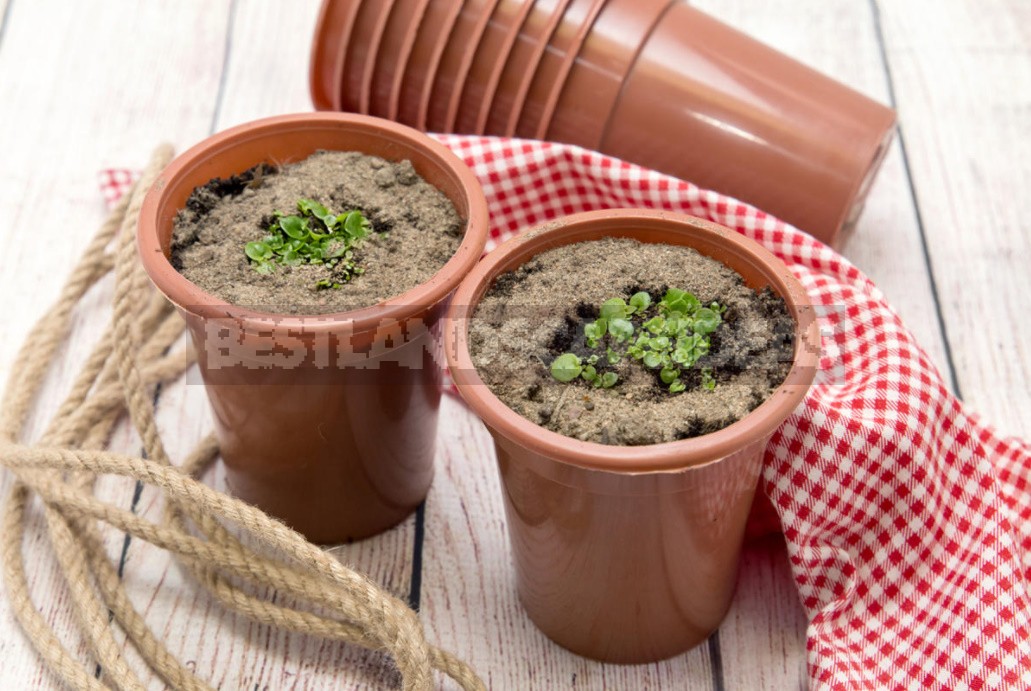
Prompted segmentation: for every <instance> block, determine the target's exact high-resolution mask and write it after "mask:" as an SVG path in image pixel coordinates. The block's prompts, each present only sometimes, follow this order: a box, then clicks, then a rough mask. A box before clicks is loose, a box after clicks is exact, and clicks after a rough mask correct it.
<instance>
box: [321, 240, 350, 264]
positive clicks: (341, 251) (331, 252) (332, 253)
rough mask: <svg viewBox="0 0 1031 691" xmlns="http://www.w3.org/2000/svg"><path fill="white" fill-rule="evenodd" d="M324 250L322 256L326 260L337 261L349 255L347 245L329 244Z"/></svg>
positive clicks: (336, 242)
mask: <svg viewBox="0 0 1031 691" xmlns="http://www.w3.org/2000/svg"><path fill="white" fill-rule="evenodd" d="M321 249H322V256H323V257H324V258H326V259H336V258H337V257H343V256H344V255H346V254H347V244H346V243H343V242H340V241H339V240H337V241H335V242H329V243H327V244H326V245H325V246H324V247H322V248H321Z"/></svg>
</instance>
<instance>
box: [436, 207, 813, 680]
mask: <svg viewBox="0 0 1031 691" xmlns="http://www.w3.org/2000/svg"><path fill="white" fill-rule="evenodd" d="M605 237H630V238H635V239H637V240H640V241H642V242H658V243H668V244H675V245H686V246H689V247H693V248H695V249H696V250H698V251H699V252H701V253H702V254H704V255H707V256H710V257H713V258H714V259H717V260H719V261H721V262H723V263H724V264H726V265H727V266H729V267H731V268H732V269H734V270H735V271H737V272H738V273H740V274H741V275H742V277H743V278H744V280H745V282H746V284H747V285H749V286H750V287H752V288H754V289H756V290H759V289H761V288H763V287H766V286H769V287H770V288H771V289H772V290H773V291H775V292H776V293H777V294H778V295H780V296H781V297H782V298H783V299H784V300H785V302H786V303H787V305H788V308H789V310H790V312H791V314H792V316H793V317H794V318H795V321H796V324H797V327H796V332H795V352H794V364H793V366H792V368H791V370H790V372H789V373H788V376H787V378H786V380H785V381H784V383H783V384H782V385H781V386H780V387H779V388H778V389H777V390H776V391H775V392H774V394H773V395H772V396H771V397H770V398H769V399H768V400H767V401H765V402H764V403H762V404H761V405H760V406H759V407H758V408H756V409H755V410H754V411H752V412H751V413H750V414H749V415H747V416H746V417H744V418H743V419H741V420H739V421H738V422H736V423H734V424H732V425H730V426H729V427H726V428H724V429H722V430H720V431H718V432H714V433H712V434H707V435H704V436H701V437H696V438H693V439H685V440H682V441H676V442H670V443H664V444H654V445H651V446H606V445H603V444H596V443H591V442H583V441H579V440H576V439H570V438H568V437H564V436H562V435H559V434H556V433H555V432H552V431H550V430H547V429H544V428H543V427H540V426H538V425H536V424H534V423H532V422H530V421H529V420H527V419H526V418H523V417H521V416H520V415H518V414H517V413H515V412H513V411H512V410H511V409H510V408H508V407H507V406H505V404H503V403H502V402H501V401H500V400H499V399H498V398H497V397H496V396H494V394H493V393H491V391H490V390H489V389H488V388H487V386H486V385H485V384H484V383H483V381H482V380H481V379H480V377H479V375H478V374H477V372H476V370H475V368H474V365H473V363H472V359H471V357H470V354H469V343H468V325H469V323H468V320H469V319H470V318H475V316H474V312H475V309H476V305H477V304H478V303H479V301H480V299H481V298H482V297H483V295H484V293H485V292H486V291H487V290H488V289H489V288H490V286H491V285H492V284H493V282H494V280H495V279H497V278H498V277H499V276H501V275H502V274H505V273H507V272H509V271H512V270H514V269H516V268H517V267H519V266H520V265H522V264H524V263H526V262H527V261H528V260H530V259H531V258H532V257H534V256H535V255H537V254H540V253H541V252H544V251H546V250H549V249H552V248H555V247H559V246H562V245H567V244H572V243H576V242H581V241H588V240H597V239H600V238H605ZM445 348H446V352H447V358H448V364H449V365H450V367H451V374H452V377H453V378H454V380H455V383H456V384H457V386H458V390H459V391H460V393H461V394H462V397H463V398H464V399H465V401H466V402H467V403H468V404H469V406H470V408H472V410H473V411H474V412H475V413H476V414H477V415H478V416H479V417H480V418H481V419H482V420H483V422H484V423H485V424H486V426H487V428H488V429H489V430H490V433H491V435H492V436H493V437H494V442H495V447H496V449H497V461H498V468H499V471H500V474H501V481H502V493H503V497H504V502H505V512H506V513H505V515H506V517H507V520H508V531H509V538H510V541H511V545H512V552H513V556H514V561H515V568H516V584H517V588H518V591H519V597H520V599H521V601H522V603H523V606H524V607H525V608H526V611H527V613H528V614H529V615H530V618H531V619H532V620H533V622H534V623H535V624H536V625H537V626H538V627H540V629H541V630H542V631H543V632H544V633H545V634H547V635H548V636H549V637H550V638H551V639H553V640H554V641H555V642H556V643H558V644H560V645H562V646H564V647H566V648H568V649H569V650H571V651H573V652H575V653H578V654H581V655H585V656H587V657H591V658H596V659H599V660H605V661H611V662H627V663H630V662H633V663H637V662H648V661H653V660H659V659H662V658H666V657H669V656H672V655H676V654H678V653H680V652H682V651H684V650H687V649H688V648H690V647H692V646H694V645H696V644H697V643H699V642H701V641H703V640H704V639H705V638H706V637H708V636H709V634H710V633H711V632H712V631H713V630H715V629H716V627H717V626H718V625H719V623H720V621H721V620H722V619H723V617H724V615H725V613H726V611H727V608H728V607H729V605H730V601H731V596H732V593H733V590H734V584H735V580H736V571H737V564H738V558H739V556H740V551H741V543H742V536H743V534H744V529H745V522H746V518H747V516H748V513H749V508H750V507H751V504H752V497H753V494H754V492H755V488H756V483H757V479H758V477H759V471H760V466H761V462H762V455H763V450H764V448H765V446H766V443H767V441H768V440H769V438H770V435H771V434H772V433H773V432H774V430H775V429H776V428H777V427H778V426H779V425H780V424H781V423H782V422H783V421H784V419H785V418H786V417H787V416H788V415H789V414H791V412H792V411H793V410H794V409H795V408H796V407H797V406H798V404H799V403H800V402H801V400H802V398H803V397H804V396H805V395H806V392H807V390H808V388H809V386H810V384H811V383H812V381H813V377H814V376H815V373H816V367H817V364H818V357H819V348H820V334H819V329H818V326H817V322H816V319H815V317H814V314H813V309H812V306H811V305H810V303H809V300H808V298H807V296H806V293H805V291H804V289H803V288H802V286H801V285H800V284H799V282H798V281H797V280H796V279H795V278H794V276H792V274H791V272H790V271H789V270H788V269H787V268H786V267H785V266H784V264H782V263H781V262H780V260H778V259H777V258H776V257H774V256H773V255H772V254H770V253H769V252H767V251H766V250H765V249H763V248H762V247H760V246H759V245H758V244H756V243H755V242H753V241H751V240H748V239H747V238H745V237H743V236H741V235H739V234H737V233H735V232H734V231H732V230H729V229H727V228H724V227H722V226H718V225H716V224H714V223H709V222H707V221H703V220H701V219H698V218H693V217H690V216H678V215H674V214H667V213H662V212H655V211H639V210H607V211H594V212H589V213H583V214H576V215H573V216H568V217H566V218H561V219H558V220H555V221H550V222H548V223H546V224H544V225H541V226H538V227H537V228H535V229H533V230H531V231H530V232H528V233H526V234H524V235H522V236H520V237H517V238H515V239H513V240H510V241H508V242H506V243H504V244H503V245H501V246H500V247H499V248H497V249H495V250H494V251H492V252H491V253H490V254H488V255H487V257H486V258H485V259H484V260H483V261H481V262H480V263H479V264H478V265H477V266H476V268H475V269H474V270H473V271H472V273H470V274H469V276H467V277H466V278H465V279H464V280H463V281H462V284H461V285H460V286H459V288H458V291H457V292H456V293H455V297H454V301H453V303H452V306H451V309H450V312H449V319H448V322H447V326H446V328H445Z"/></svg>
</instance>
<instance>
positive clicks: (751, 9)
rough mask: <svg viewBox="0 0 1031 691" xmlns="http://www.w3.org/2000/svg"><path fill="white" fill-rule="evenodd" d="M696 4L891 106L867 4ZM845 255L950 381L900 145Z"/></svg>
mask: <svg viewBox="0 0 1031 691" xmlns="http://www.w3.org/2000/svg"><path fill="white" fill-rule="evenodd" d="M692 4H694V5H695V6H697V7H699V8H700V9H702V10H704V11H706V12H708V13H710V14H712V15H713V16H715V17H717V18H719V19H720V20H722V21H725V22H727V23H728V24H730V25H731V26H734V27H736V28H738V29H740V30H741V31H744V32H745V33H747V34H749V35H750V36H752V37H754V38H756V39H758V40H760V41H762V42H763V43H766V44H768V45H770V46H772V47H773V48H776V49H777V50H780V51H782V52H784V53H785V54H787V55H790V56H792V57H793V58H795V59H797V60H799V61H800V62H802V63H804V64H806V65H808V66H810V67H812V68H814V69H816V70H818V71H820V72H822V73H824V74H826V75H828V76H830V77H832V78H834V79H837V80H838V81H840V82H842V83H844V84H847V85H848V86H850V87H852V88H853V89H856V90H857V91H859V92H861V93H863V94H866V95H867V96H869V97H871V98H873V99H874V100H876V101H879V102H881V103H889V102H890V94H889V89H888V83H887V81H886V78H885V70H884V64H883V61H882V59H881V55H880V48H879V45H878V41H877V32H876V27H875V25H874V21H873V15H872V13H871V10H870V7H869V5H867V4H866V3H857V2H852V1H851V0H830V1H828V0H773V1H771V2H755V1H754V0H739V1H737V2H733V1H731V2H728V1H725V0H699V1H698V2H694V3H692ZM841 251H842V253H843V254H844V255H845V256H846V257H847V258H848V259H850V260H851V261H852V262H853V263H854V264H856V265H857V266H858V267H859V268H860V269H862V270H863V271H864V272H865V273H866V274H867V276H869V277H870V278H871V279H872V280H873V281H874V283H876V284H877V286H878V287H879V288H880V289H881V290H882V291H883V292H884V294H885V295H886V296H887V298H888V301H889V303H890V304H891V305H892V307H894V308H895V310H896V311H897V312H898V313H899V314H900V315H901V316H902V318H903V320H904V321H905V323H906V324H907V325H908V326H909V328H910V329H911V330H912V331H913V333H914V334H915V335H916V338H917V340H918V341H919V342H920V344H921V345H922V346H923V347H924V349H925V350H927V351H928V353H929V355H930V357H931V359H932V361H933V362H934V363H935V364H936V365H937V366H938V369H939V370H940V371H941V372H943V373H945V375H946V376H947V374H948V371H949V367H948V358H947V356H946V352H945V351H946V349H945V343H944V339H943V337H942V334H941V329H940V328H939V325H938V320H937V316H936V314H937V309H936V305H935V296H934V294H933V292H932V290H931V283H930V281H929V279H928V273H927V266H926V262H925V261H924V253H923V247H922V244H921V239H920V228H919V226H918V224H917V215H916V210H915V208H914V206H913V202H912V199H911V196H910V191H909V186H908V181H907V179H906V173H905V169H904V167H903V164H902V157H901V152H900V149H899V146H898V143H897V142H896V143H895V144H894V145H893V146H892V148H891V150H890V151H889V153H888V156H887V158H886V159H885V161H884V164H883V166H882V168H881V171H880V173H879V174H878V176H877V180H876V181H875V183H874V186H873V188H872V189H871V191H870V195H869V197H868V198H867V203H866V208H865V209H864V211H863V215H862V216H861V217H860V219H859V221H858V223H857V224H856V227H855V228H854V229H853V230H852V232H851V233H850V234H849V235H848V236H847V237H846V238H845V241H844V243H843V246H842V248H841Z"/></svg>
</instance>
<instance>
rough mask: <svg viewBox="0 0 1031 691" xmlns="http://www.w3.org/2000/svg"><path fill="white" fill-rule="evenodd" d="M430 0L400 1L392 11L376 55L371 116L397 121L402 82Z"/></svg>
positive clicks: (370, 108)
mask: <svg viewBox="0 0 1031 691" xmlns="http://www.w3.org/2000/svg"><path fill="white" fill-rule="evenodd" d="M429 4H430V0H398V1H397V2H396V3H395V4H394V6H393V7H392V8H391V10H390V19H389V20H388V22H387V27H386V29H385V30H384V32H383V40H382V42H380V46H379V52H378V53H377V55H376V60H375V61H374V62H375V65H374V69H375V75H374V78H373V82H372V101H371V104H370V105H369V115H376V116H378V117H381V118H389V119H391V120H396V119H397V111H398V103H399V101H400V96H401V80H402V79H403V78H404V73H405V69H404V68H405V65H406V64H408V58H409V56H410V55H411V54H412V48H413V47H414V46H415V37H416V35H417V34H418V32H419V25H420V24H421V23H422V19H423V16H424V15H425V14H426V9H427V7H428V6H429Z"/></svg>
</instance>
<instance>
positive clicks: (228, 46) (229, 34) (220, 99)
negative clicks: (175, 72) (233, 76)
mask: <svg viewBox="0 0 1031 691" xmlns="http://www.w3.org/2000/svg"><path fill="white" fill-rule="evenodd" d="M237 4H238V0H231V1H230V3H229V18H228V19H227V20H226V43H225V50H224V51H223V52H222V73H221V74H220V75H219V77H218V94H217V95H216V96H215V111H214V112H213V113H212V114H211V127H209V128H208V134H214V133H215V132H217V131H218V130H217V128H218V121H219V119H221V117H222V104H223V103H224V101H225V93H226V84H227V83H228V81H229V59H230V57H231V56H232V54H233V32H234V31H235V30H236V8H237Z"/></svg>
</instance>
